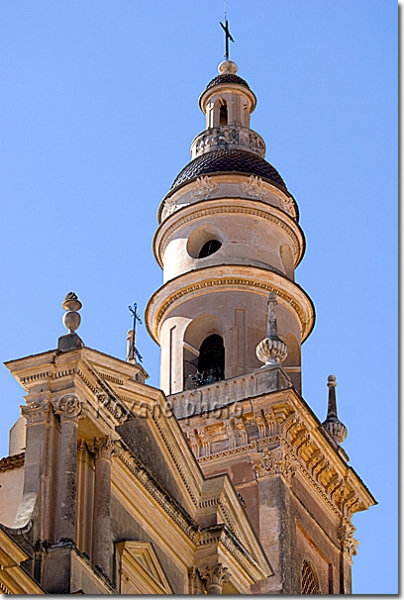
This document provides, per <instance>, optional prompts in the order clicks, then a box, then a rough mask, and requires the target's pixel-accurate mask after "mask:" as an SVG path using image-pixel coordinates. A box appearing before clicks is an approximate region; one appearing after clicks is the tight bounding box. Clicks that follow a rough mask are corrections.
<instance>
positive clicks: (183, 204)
mask: <svg viewBox="0 0 404 600" xmlns="http://www.w3.org/2000/svg"><path fill="white" fill-rule="evenodd" d="M256 103H257V99H256V97H255V94H254V93H253V92H252V90H251V89H250V87H249V85H248V83H247V82H246V81H245V80H244V79H242V78H241V77H239V76H238V75H237V65H236V64H235V63H234V62H232V61H230V60H226V61H223V62H222V63H221V64H220V65H219V75H218V76H216V77H215V78H214V79H212V81H210V83H209V84H208V85H207V87H206V89H205V90H204V92H203V93H202V95H201V97H200V99H199V105H200V108H201V109H202V111H203V112H204V113H205V115H206V129H205V130H204V131H202V133H200V134H198V135H197V136H196V137H195V138H194V140H193V141H192V143H191V157H192V160H191V162H190V163H189V164H188V165H187V166H186V167H185V168H184V169H183V170H182V171H181V172H180V173H179V175H178V176H177V177H176V179H175V181H174V183H173V185H172V187H171V189H170V191H169V192H168V194H167V195H166V196H165V198H164V199H163V201H162V203H161V205H160V208H159V215H158V218H159V227H158V229H157V232H156V235H155V238H154V252H155V255H156V258H157V260H158V262H159V264H160V265H161V267H162V268H163V271H164V285H163V286H162V287H161V288H160V289H159V290H158V291H157V292H156V293H155V294H154V296H153V297H152V298H151V300H150V302H149V305H148V308H147V323H148V327H149V330H150V332H151V334H152V336H153V337H154V339H155V340H156V341H157V342H158V343H159V344H160V347H161V387H162V389H163V390H164V391H165V393H166V394H173V393H177V392H180V391H182V390H184V389H190V388H193V387H198V386H199V385H201V384H205V383H207V382H213V381H215V380H222V379H229V378H232V377H236V376H239V375H243V374H245V373H250V372H251V371H252V370H254V369H256V368H258V367H259V366H260V362H259V361H258V359H257V357H256V353H255V348H256V346H257V344H258V343H259V342H260V341H261V340H262V337H263V332H265V329H266V302H267V296H268V293H269V292H275V293H276V295H277V298H278V303H279V306H278V314H277V318H278V329H279V334H280V336H281V337H282V336H283V339H284V341H285V343H286V344H287V347H288V356H287V358H286V360H285V363H284V368H285V372H286V373H287V374H288V377H289V378H290V380H291V381H292V382H293V384H294V386H295V388H296V389H297V390H298V391H301V344H302V343H303V341H304V340H305V339H306V338H307V336H308V335H309V333H310V332H311V330H312V328H313V325H314V307H313V304H312V302H311V300H310V298H309V297H308V295H307V294H306V293H305V292H304V291H303V289H302V288H301V287H300V286H299V285H298V284H296V283H295V281H294V273H295V268H296V267H297V265H298V264H299V262H300V261H301V259H302V257H303V254H304V249H305V240H304V234H303V232H302V230H301V228H300V227H299V223H298V220H299V214H298V207H297V204H296V202H295V200H294V198H293V196H292V195H291V194H290V192H289V191H288V189H287V187H286V185H285V183H284V181H283V179H282V177H281V176H280V175H279V173H278V172H277V170H276V169H275V168H274V167H273V166H272V165H270V164H269V163H268V162H267V161H266V160H265V158H264V157H265V142H264V140H263V139H262V137H261V136H260V135H259V134H258V133H256V132H255V131H254V130H252V129H251V128H250V115H251V113H252V112H253V111H254V109H255V107H256Z"/></svg>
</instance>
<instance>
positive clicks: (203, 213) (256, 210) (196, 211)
mask: <svg viewBox="0 0 404 600" xmlns="http://www.w3.org/2000/svg"><path fill="white" fill-rule="evenodd" d="M246 204H247V205H248V206H246ZM230 214H240V215H242V214H244V215H250V216H252V217H258V218H261V219H265V220H266V221H268V222H270V223H272V224H273V225H275V226H276V227H279V228H280V229H282V230H283V231H284V232H285V233H286V235H287V236H288V237H289V238H290V240H291V241H292V244H293V250H294V252H293V256H294V268H296V267H297V266H298V265H299V263H300V262H301V260H302V258H303V256H304V252H305V249H306V240H305V237H304V233H303V230H302V229H301V227H300V226H299V225H298V223H296V221H294V219H292V217H290V216H289V215H288V214H287V213H286V212H284V211H282V210H281V209H279V208H277V207H276V206H273V205H272V204H266V203H264V202H262V201H259V200H254V199H251V198H229V197H223V198H211V199H206V200H201V201H199V202H196V203H194V204H188V205H186V206H184V207H183V208H180V209H178V211H176V212H175V213H172V214H171V215H170V216H168V217H167V218H166V219H164V221H163V222H162V223H161V224H160V225H159V227H158V228H157V230H156V232H155V234H154V238H153V251H154V255H155V257H156V260H157V262H158V263H159V265H160V267H161V268H163V260H162V254H163V253H164V250H165V248H166V246H167V243H168V241H169V238H170V236H171V235H172V234H173V233H174V232H175V231H177V230H178V229H180V228H181V227H182V226H183V225H186V224H187V223H190V222H192V221H194V220H197V219H200V218H204V217H213V218H214V217H215V216H217V215H230Z"/></svg>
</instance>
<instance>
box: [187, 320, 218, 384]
mask: <svg viewBox="0 0 404 600" xmlns="http://www.w3.org/2000/svg"><path fill="white" fill-rule="evenodd" d="M209 339H211V340H212V342H213V343H209V341H208V340H209ZM215 339H216V341H217V343H216V345H215V344H214V340H215ZM215 356H216V359H217V362H218V363H219V369H218V370H215V371H214V372H213V373H209V372H206V371H207V370H208V371H209V363H210V364H211V365H213V368H214V369H215V367H216V366H217V363H215ZM183 369H184V370H183V373H184V389H186V390H189V389H193V388H194V389H195V388H197V387H200V386H201V385H205V384H207V383H212V381H213V378H214V377H216V379H214V380H215V381H217V380H218V379H223V378H224V344H223V327H222V324H221V323H220V320H219V319H218V318H217V317H215V316H213V315H210V314H202V315H198V316H197V317H195V318H194V319H193V320H192V321H191V322H190V323H189V325H188V326H187V328H186V330H185V331H184V338H183ZM201 369H202V370H201Z"/></svg>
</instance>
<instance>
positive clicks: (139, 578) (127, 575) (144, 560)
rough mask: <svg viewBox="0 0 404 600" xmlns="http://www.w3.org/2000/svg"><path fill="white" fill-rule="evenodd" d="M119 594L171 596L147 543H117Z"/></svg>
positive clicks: (163, 574)
mask: <svg viewBox="0 0 404 600" xmlns="http://www.w3.org/2000/svg"><path fill="white" fill-rule="evenodd" d="M117 549H118V552H119V556H120V572H121V594H172V593H173V591H172V589H171V586H170V584H169V582H168V580H167V577H166V575H165V573H164V571H163V568H162V566H161V563H160V561H159V559H158V557H157V555H156V552H155V550H154V548H153V546H152V544H150V543H149V542H137V541H133V540H128V541H125V542H119V543H118V544H117Z"/></svg>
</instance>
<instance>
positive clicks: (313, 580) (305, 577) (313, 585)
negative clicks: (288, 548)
mask: <svg viewBox="0 0 404 600" xmlns="http://www.w3.org/2000/svg"><path fill="white" fill-rule="evenodd" d="M319 593H320V589H319V586H318V581H317V576H316V573H315V571H314V568H313V567H312V565H311V564H310V563H309V562H307V560H304V561H303V566H302V594H319Z"/></svg>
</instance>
